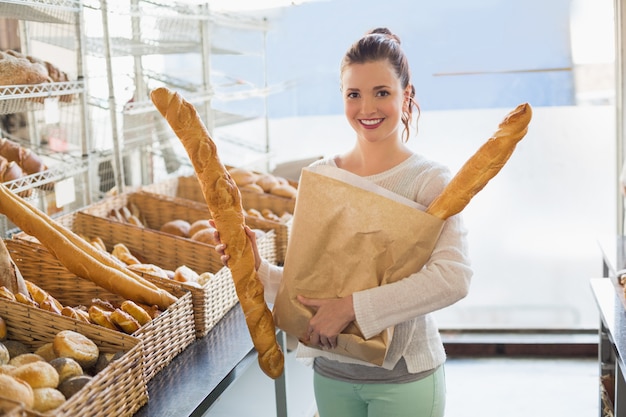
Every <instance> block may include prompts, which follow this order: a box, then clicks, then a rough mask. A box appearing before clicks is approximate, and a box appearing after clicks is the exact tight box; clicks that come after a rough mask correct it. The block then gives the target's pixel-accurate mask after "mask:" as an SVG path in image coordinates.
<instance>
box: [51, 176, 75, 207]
mask: <svg viewBox="0 0 626 417" xmlns="http://www.w3.org/2000/svg"><path fill="white" fill-rule="evenodd" d="M54 197H55V199H56V205H57V208H61V207H63V206H64V205H66V204H70V203H73V202H74V201H76V189H75V187H74V178H67V179H64V180H62V181H57V182H56V183H54Z"/></svg>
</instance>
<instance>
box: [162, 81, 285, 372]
mask: <svg viewBox="0 0 626 417" xmlns="http://www.w3.org/2000/svg"><path fill="white" fill-rule="evenodd" d="M150 97H151V99H152V102H153V103H154V105H155V106H156V108H157V109H158V110H159V112H160V113H161V114H162V115H163V117H165V119H166V120H167V121H168V123H169V125H170V126H171V128H172V129H173V130H174V132H175V133H176V135H177V136H178V138H179V139H180V141H181V142H182V144H183V146H184V147H185V150H186V151H187V153H188V154H189V157H190V159H191V162H192V164H193V166H194V169H195V171H196V174H197V176H198V180H199V181H200V185H201V188H202V193H203V195H204V198H205V200H206V202H207V205H208V208H209V211H210V212H211V217H212V218H213V220H214V222H215V226H216V229H217V230H218V231H219V233H220V240H221V241H222V242H223V243H225V244H226V245H227V251H228V255H229V256H230V260H229V262H228V267H229V268H230V270H231V273H232V276H233V281H234V282H235V290H236V292H237V297H238V298H239V301H240V303H241V307H242V309H243V312H244V314H245V317H246V324H247V326H248V331H249V332H250V336H251V337H252V342H253V343H254V347H255V349H256V350H257V352H258V361H259V365H260V367H261V369H262V370H263V372H265V374H266V375H268V376H269V377H271V378H277V377H279V376H280V375H281V374H282V372H283V367H284V357H283V352H282V350H281V349H280V347H279V346H278V343H277V341H276V328H275V326H274V319H273V316H272V312H271V311H270V310H269V308H268V307H267V304H266V303H265V298H264V289H263V284H262V283H261V281H260V280H259V278H258V276H257V272H256V269H255V264H254V254H253V251H252V246H251V244H250V241H249V240H248V237H247V235H246V232H245V228H244V226H245V218H244V211H243V207H242V204H241V194H240V192H239V189H238V188H237V185H236V183H235V181H234V180H233V178H232V177H231V176H230V174H229V173H228V171H227V170H226V168H225V167H224V165H223V164H222V162H221V161H220V159H219V156H218V154H217V147H216V145H215V143H214V142H213V140H212V139H211V137H210V135H209V132H208V131H207V129H206V127H205V126H204V124H203V123H202V120H201V119H200V116H199V115H198V112H197V111H196V109H195V108H194V107H193V105H192V104H191V103H189V102H187V101H186V100H184V99H183V98H182V97H181V96H180V94H178V93H176V92H174V91H171V90H169V89H167V88H165V87H161V88H157V89H155V90H153V91H152V92H151V93H150Z"/></svg>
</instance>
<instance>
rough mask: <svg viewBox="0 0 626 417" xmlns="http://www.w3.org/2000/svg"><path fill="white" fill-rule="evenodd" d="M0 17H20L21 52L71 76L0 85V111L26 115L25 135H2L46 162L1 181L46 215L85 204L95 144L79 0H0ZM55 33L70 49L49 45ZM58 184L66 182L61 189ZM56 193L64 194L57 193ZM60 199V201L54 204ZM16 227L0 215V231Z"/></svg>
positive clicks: (6, 113)
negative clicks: (36, 169) (42, 168)
mask: <svg viewBox="0 0 626 417" xmlns="http://www.w3.org/2000/svg"><path fill="white" fill-rule="evenodd" d="M0 17H3V18H9V19H16V20H17V21H18V22H19V33H20V44H21V45H20V52H22V53H23V54H25V55H32V56H34V57H37V58H39V59H42V60H46V61H48V62H51V63H53V64H54V65H56V66H57V67H59V68H60V69H61V70H63V71H64V72H66V73H67V74H68V75H69V79H70V81H66V82H46V83H42V84H32V85H3V86H0V114H2V115H13V114H24V115H25V118H26V120H27V134H20V135H19V136H14V135H13V134H12V133H11V132H5V131H3V132H2V136H3V137H5V138H8V139H11V140H13V141H15V142H17V143H19V144H20V145H21V146H24V147H27V148H29V149H30V150H31V151H32V152H34V153H36V154H37V155H39V156H40V157H41V158H42V159H43V160H44V162H45V164H46V166H47V169H46V170H45V171H42V172H39V173H36V174H32V175H27V176H24V177H22V178H19V179H17V180H14V181H9V182H5V183H4V185H5V186H7V187H8V188H9V189H10V190H11V191H13V192H15V193H18V194H19V195H21V196H23V197H24V198H25V199H28V200H29V201H30V202H31V203H33V204H34V205H35V206H37V207H38V208H39V209H41V210H42V211H44V212H46V213H48V214H49V215H57V214H62V213H65V212H69V211H72V210H75V209H77V208H79V207H82V206H85V205H87V204H89V203H90V202H91V201H92V198H93V197H94V196H93V195H92V189H93V186H92V179H93V177H92V176H91V175H89V170H90V161H91V160H92V158H91V155H90V154H91V152H92V150H93V148H92V146H91V141H90V129H89V120H88V117H87V102H86V90H87V86H86V83H85V77H84V74H85V68H84V60H83V57H84V48H83V45H84V43H83V35H82V34H83V26H82V25H83V20H82V4H81V2H80V1H78V0H10V1H1V2H0ZM57 38H58V39H71V40H72V44H71V45H72V48H71V49H65V50H62V49H56V47H52V45H53V44H52V43H51V42H48V41H52V40H54V39H57ZM60 185H64V187H63V191H61V190H60ZM68 185H69V187H68ZM57 186H59V189H57V188H56V187H57ZM60 192H63V193H66V195H65V196H64V197H63V198H59V195H58V193H60ZM68 192H69V193H73V195H70V196H68V195H67V193H68ZM60 201H63V204H62V205H61V206H60V207H58V206H57V205H58V204H61V203H60ZM14 228H15V226H14V225H13V224H12V223H11V222H10V221H9V220H8V219H6V218H5V217H4V216H0V231H1V232H2V233H3V235H5V236H6V235H9V234H10V233H11V232H12V231H13V230H14Z"/></svg>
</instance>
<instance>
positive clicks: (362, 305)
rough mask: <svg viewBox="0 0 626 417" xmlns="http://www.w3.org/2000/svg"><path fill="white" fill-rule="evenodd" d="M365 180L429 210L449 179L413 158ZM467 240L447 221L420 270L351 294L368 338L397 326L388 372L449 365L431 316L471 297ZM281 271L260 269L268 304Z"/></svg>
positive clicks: (305, 353) (307, 353)
mask: <svg viewBox="0 0 626 417" xmlns="http://www.w3.org/2000/svg"><path fill="white" fill-rule="evenodd" d="M318 164H322V165H332V166H336V165H335V162H334V158H326V159H323V160H320V161H317V162H315V165H318ZM365 178H366V179H368V180H371V181H372V182H374V183H375V184H377V185H379V186H381V187H384V188H386V189H388V190H390V191H393V192H395V193H397V194H399V195H402V196H404V197H406V198H409V199H411V200H413V201H415V202H417V203H419V204H421V205H422V206H424V207H427V206H428V204H429V203H430V202H431V201H432V200H433V199H434V198H435V197H436V196H437V195H439V193H440V192H441V190H442V189H443V187H444V185H445V184H446V183H447V182H448V181H449V180H450V171H449V170H448V169H447V168H446V167H444V166H442V165H440V164H438V163H435V162H433V161H430V160H428V159H426V158H424V157H423V156H420V155H417V154H415V155H412V156H411V157H409V158H408V159H406V160H405V161H404V162H402V163H400V164H399V165H397V166H395V167H393V168H391V169H390V170H388V171H385V172H382V173H380V174H376V175H371V176H368V177H365ZM466 235H467V231H466V230H465V228H464V226H463V221H462V218H461V216H460V215H456V216H453V217H450V218H449V219H448V220H446V221H445V223H444V226H443V229H442V232H441V235H440V237H439V240H438V241H437V244H436V246H435V248H434V250H433V253H432V255H431V257H430V259H429V260H428V262H427V263H426V265H425V266H424V268H422V270H421V271H419V272H417V273H415V274H412V275H410V276H408V277H406V278H405V279H401V280H399V281H397V282H395V283H392V284H386V285H383V286H380V287H376V288H371V289H368V290H364V291H359V292H356V293H354V294H353V302H354V311H355V314H356V321H357V323H358V325H359V328H360V329H361V331H362V332H363V336H365V338H369V337H372V336H375V335H377V334H379V333H380V332H382V331H383V330H385V329H386V328H388V327H391V326H395V329H394V333H393V340H392V342H391V346H390V347H389V351H388V353H387V357H386V359H385V362H384V363H383V367H384V368H386V369H393V367H394V366H395V365H396V363H397V362H398V361H399V360H400V358H401V357H404V359H405V361H406V364H407V368H408V370H409V372H410V373H417V372H422V371H427V370H430V369H434V368H436V367H437V366H439V365H441V364H442V363H443V362H444V361H445V358H446V355H445V351H444V348H443V343H442V342H441V337H440V335H439V330H438V328H437V326H436V324H435V322H434V320H433V317H432V315H431V314H429V313H432V312H433V311H436V310H439V309H442V308H444V307H447V306H449V305H451V304H453V303H455V302H457V301H458V300H460V299H462V298H463V297H465V296H466V295H467V292H468V290H469V286H470V278H471V276H472V271H471V269H470V261H469V259H468V250H467V241H466ZM282 272H283V271H282V268H280V267H277V266H274V265H270V264H269V263H268V262H267V261H265V260H264V261H263V262H262V263H261V266H260V268H259V277H260V279H261V281H262V282H263V285H264V286H265V298H266V300H267V302H268V303H270V304H273V302H274V299H275V297H276V293H277V291H278V287H279V285H280V280H281V279H282ZM390 300H393V302H391V301H390ZM297 356H298V357H301V358H313V357H316V356H325V357H327V358H329V359H333V360H338V361H340V362H346V363H359V364H363V365H368V364H367V363H365V362H361V361H358V360H354V359H351V358H348V357H345V356H339V355H336V354H330V353H328V352H324V351H321V350H317V349H311V348H308V347H306V346H304V345H300V346H299V347H298V353H297Z"/></svg>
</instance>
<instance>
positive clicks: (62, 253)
mask: <svg viewBox="0 0 626 417" xmlns="http://www.w3.org/2000/svg"><path fill="white" fill-rule="evenodd" d="M0 212H1V213H2V214H4V215H5V216H7V217H8V218H9V219H10V220H11V221H12V222H13V223H14V224H15V225H16V226H17V227H19V228H20V229H22V230H23V231H24V232H25V233H27V234H29V235H31V236H34V237H36V238H37V239H38V240H39V242H41V244H43V245H44V246H45V247H46V248H47V249H48V250H49V251H50V252H51V253H52V254H53V255H54V256H55V257H56V258H57V259H58V260H59V261H60V262H61V263H62V264H63V265H64V266H65V267H66V268H67V269H68V270H70V271H71V272H73V273H74V274H76V275H78V276H80V277H83V278H86V279H89V280H91V281H93V282H94V283H95V284H97V285H99V286H101V287H102V288H105V289H107V290H109V291H110V292H112V293H114V294H118V295H120V296H122V297H124V298H127V299H130V300H133V301H137V302H141V303H145V304H150V305H153V304H154V305H158V306H159V307H160V308H162V309H166V308H167V307H169V306H170V305H171V304H173V303H174V302H175V301H176V297H174V296H173V295H172V294H170V293H168V292H167V291H165V290H162V289H160V288H158V287H156V286H155V285H154V284H152V283H150V282H148V281H146V280H145V279H143V278H142V277H140V276H139V275H137V274H134V273H132V272H130V271H127V270H125V269H124V268H123V267H121V266H119V265H117V264H116V263H115V262H114V261H112V260H110V259H109V261H111V262H110V263H109V262H108V261H107V259H106V258H105V257H94V256H93V255H94V254H97V253H98V251H97V249H95V248H93V247H92V246H91V245H90V244H89V243H88V242H85V241H84V240H83V239H82V238H80V236H78V235H76V234H75V233H73V232H72V231H71V230H69V229H66V228H64V227H62V226H61V225H59V224H58V223H56V222H54V221H53V220H52V219H50V218H49V217H48V216H47V215H45V214H44V213H42V212H41V211H40V210H38V209H37V208H35V207H33V206H32V205H30V204H29V203H27V202H26V201H25V200H23V199H21V198H19V197H18V196H16V195H15V194H14V193H12V192H11V191H9V189H8V188H6V186H4V185H2V184H0ZM81 242H82V243H81ZM99 255H101V254H99Z"/></svg>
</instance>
